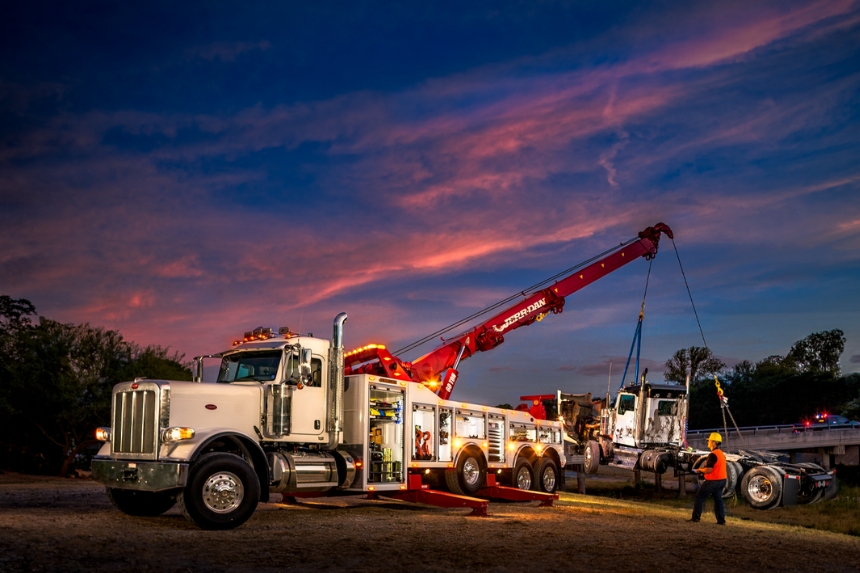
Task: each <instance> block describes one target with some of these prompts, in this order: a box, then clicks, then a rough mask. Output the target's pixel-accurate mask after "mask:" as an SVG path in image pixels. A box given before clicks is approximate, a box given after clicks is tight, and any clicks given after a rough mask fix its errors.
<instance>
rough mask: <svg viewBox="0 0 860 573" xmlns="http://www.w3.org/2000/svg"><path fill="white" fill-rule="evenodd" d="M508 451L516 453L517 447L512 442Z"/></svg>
mask: <svg viewBox="0 0 860 573" xmlns="http://www.w3.org/2000/svg"><path fill="white" fill-rule="evenodd" d="M508 449H509V450H511V451H514V450H515V449H517V445H516V444H515V443H513V442H511V443H510V444H508Z"/></svg>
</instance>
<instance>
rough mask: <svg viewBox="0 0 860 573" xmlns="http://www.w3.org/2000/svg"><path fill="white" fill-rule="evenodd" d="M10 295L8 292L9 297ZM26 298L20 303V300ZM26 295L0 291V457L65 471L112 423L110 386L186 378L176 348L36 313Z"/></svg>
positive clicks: (22, 466)
mask: <svg viewBox="0 0 860 573" xmlns="http://www.w3.org/2000/svg"><path fill="white" fill-rule="evenodd" d="M7 299H8V300H7ZM25 303H26V304H25ZM34 312H35V309H34V308H33V307H32V305H31V304H29V302H28V301H23V300H21V301H13V300H12V299H9V297H3V298H0V368H2V371H0V374H2V376H0V412H2V413H3V414H4V416H2V418H0V453H2V454H3V455H2V456H0V463H2V464H3V465H4V466H6V467H9V468H12V469H18V470H29V471H58V472H59V473H60V475H66V474H67V473H68V472H69V470H70V468H71V466H72V464H73V463H74V461H75V459H76V458H77V456H78V455H79V454H81V452H83V451H84V450H85V449H86V448H88V447H89V446H95V445H96V443H97V442H96V441H95V439H94V437H93V433H94V431H95V428H96V427H98V426H100V425H105V424H109V423H110V408H111V403H110V401H111V393H112V390H113V386H114V385H115V384H117V383H118V382H121V381H123V380H131V379H133V378H135V377H139V376H143V377H150V378H169V379H174V380H190V379H191V372H190V370H189V369H188V368H187V366H186V365H184V364H182V356H180V355H178V354H175V353H174V354H173V355H169V353H168V350H167V349H164V348H161V347H159V346H151V347H147V348H140V347H138V346H137V345H135V344H134V343H132V342H129V341H126V340H124V339H123V337H122V335H121V334H120V333H119V332H117V331H113V330H105V329H102V328H96V327H92V326H90V325H89V324H82V325H72V324H61V323H59V322H56V321H53V320H50V319H47V318H44V317H41V318H40V319H39V323H38V324H37V325H33V324H31V323H30V321H29V315H32V314H34Z"/></svg>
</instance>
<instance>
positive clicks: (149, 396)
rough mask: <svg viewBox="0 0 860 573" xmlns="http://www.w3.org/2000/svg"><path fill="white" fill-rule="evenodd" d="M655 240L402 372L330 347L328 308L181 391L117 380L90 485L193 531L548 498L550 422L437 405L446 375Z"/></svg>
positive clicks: (341, 318)
mask: <svg viewBox="0 0 860 573" xmlns="http://www.w3.org/2000/svg"><path fill="white" fill-rule="evenodd" d="M661 234H667V235H669V236H671V230H670V229H669V227H667V226H666V225H664V224H662V223H661V224H658V225H655V226H654V227H648V228H647V229H645V230H644V231H643V232H641V233H639V235H638V236H637V237H636V238H634V239H631V240H630V241H627V242H625V243H622V244H620V245H619V246H617V247H613V248H612V249H610V250H609V251H607V252H605V253H603V254H601V255H599V256H598V257H595V258H594V259H592V260H590V261H587V262H586V263H585V264H583V265H579V266H577V267H575V268H574V269H573V270H572V271H571V272H567V273H565V276H564V278H561V279H560V280H558V281H556V282H554V283H553V284H551V285H549V286H546V287H545V288H543V287H544V286H545V285H543V284H542V285H539V286H540V287H541V288H533V289H530V290H528V291H523V293H522V295H523V297H522V300H519V301H517V302H515V303H514V304H512V305H510V306H508V307H507V308H505V310H503V311H501V312H499V313H498V314H496V315H494V316H493V317H492V318H490V319H489V320H486V321H484V322H483V323H481V324H479V325H478V326H476V327H474V328H471V329H469V330H468V331H466V332H464V333H462V334H460V335H458V336H455V337H453V338H451V339H449V340H445V341H443V343H442V344H441V345H440V346H438V347H437V348H436V349H434V350H432V351H431V352H430V353H428V354H426V355H424V356H422V357H421V358H419V359H417V360H414V361H411V362H409V361H406V360H403V359H401V358H400V357H399V356H395V355H394V354H392V353H391V352H389V351H387V350H386V348H385V346H383V345H380V344H368V345H365V346H362V347H360V348H357V349H355V350H353V351H351V352H344V347H343V332H344V323H345V322H346V319H347V315H346V313H341V314H339V315H338V316H337V317H336V318H335V320H334V325H333V335H332V339H331V341H330V342H329V341H327V340H324V339H320V338H315V337H313V336H311V335H309V334H299V333H295V332H292V331H291V330H290V329H289V328H287V327H282V328H278V329H277V330H275V329H274V328H262V327H260V328H257V329H255V330H253V331H249V332H246V333H245V335H244V336H243V337H242V339H241V340H237V341H236V342H235V343H234V345H233V347H232V348H230V349H228V350H225V351H223V352H219V353H216V354H211V355H205V356H199V357H196V358H195V359H194V362H193V374H194V381H193V382H177V381H167V380H147V379H135V380H133V381H129V382H123V383H120V384H118V385H116V386H115V387H114V389H113V395H112V410H111V425H110V426H109V427H104V428H99V429H98V430H97V432H96V437H97V438H99V439H101V440H102V441H104V444H103V446H102V447H101V449H100V450H99V452H98V454H97V455H96V456H95V458H94V459H93V463H92V477H93V479H94V480H96V481H98V482H101V483H103V484H104V485H105V486H106V490H107V495H108V497H109V499H110V500H111V502H112V503H113V504H114V506H115V507H117V508H118V509H119V510H120V511H123V512H125V513H127V514H129V515H137V516H155V515H160V514H162V513H164V512H165V511H167V510H168V509H170V508H171V507H173V506H174V505H178V506H179V508H180V509H181V511H182V512H183V514H184V515H185V516H186V517H187V518H188V519H190V520H191V521H192V522H194V523H195V524H197V525H198V526H200V527H202V528H205V529H229V528H233V527H237V526H239V525H241V524H242V523H244V522H245V521H247V519H249V518H250V517H251V515H252V514H253V513H254V511H255V509H256V507H257V503H258V502H266V501H268V500H269V499H270V495H271V494H281V495H282V496H287V497H302V496H314V495H360V494H363V495H367V496H378V495H383V496H385V497H392V498H396V499H403V500H406V501H413V502H421V503H430V504H435V505H440V506H444V507H470V508H472V510H473V513H475V514H477V515H481V514H486V510H487V502H486V498H491V499H493V498H502V499H509V500H539V501H541V502H542V503H544V504H550V503H552V500H553V499H554V498H557V494H555V491H556V490H557V488H558V487H559V485H560V484H561V483H562V481H563V479H564V472H563V468H564V467H565V466H566V465H567V463H568V460H567V459H566V457H565V453H564V437H563V436H564V432H563V429H564V426H563V424H562V423H561V422H559V421H554V420H546V419H541V418H540V417H535V415H534V412H529V411H520V410H509V409H501V408H492V407H488V406H483V405H479V404H473V403H467V402H457V401H454V400H451V399H450V397H451V392H452V391H453V389H454V386H455V383H456V380H457V375H458V372H457V367H458V366H459V363H460V362H461V361H462V360H463V359H465V358H468V357H469V356H472V355H473V354H475V353H477V352H479V351H486V350H489V349H492V348H495V347H496V346H498V345H499V344H501V343H502V342H503V341H504V339H505V336H506V335H507V334H508V333H509V332H511V331H513V330H514V329H516V328H519V327H521V326H525V325H529V324H532V323H534V322H536V321H539V320H541V319H543V318H544V317H545V316H546V315H547V314H549V313H555V314H558V313H560V312H562V310H563V308H564V301H565V298H566V297H567V296H569V295H571V294H572V293H574V292H576V291H578V290H579V289H581V288H583V287H584V286H586V285H588V284H591V283H592V282H594V281H596V280H598V279H600V278H601V277H603V276H605V275H607V274H609V273H611V272H612V271H614V270H616V269H618V268H620V267H622V266H624V265H626V264H628V263H630V262H632V261H634V260H637V259H639V258H640V257H644V258H645V259H648V260H650V259H652V258H653V257H654V256H655V255H656V253H657V249H658V241H659V239H660V236H661ZM569 271H570V270H569ZM555 278H558V277H553V279H552V280H554V279H555ZM517 298H519V297H517ZM494 308H500V307H498V306H496V307H494ZM207 358H215V359H219V360H220V369H219V373H218V378H217V382H216V383H206V384H204V383H202V381H203V371H204V369H203V363H204V359H207ZM502 484H504V485H502ZM509 486H513V487H509ZM443 490H444V491H443Z"/></svg>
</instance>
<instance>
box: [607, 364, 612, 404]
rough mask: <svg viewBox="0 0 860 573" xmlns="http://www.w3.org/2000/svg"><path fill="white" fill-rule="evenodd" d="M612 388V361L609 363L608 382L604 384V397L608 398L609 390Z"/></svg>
mask: <svg viewBox="0 0 860 573" xmlns="http://www.w3.org/2000/svg"><path fill="white" fill-rule="evenodd" d="M611 386H612V361H611V360H610V361H609V380H607V382H606V395H607V396H609V388H610V387H611Z"/></svg>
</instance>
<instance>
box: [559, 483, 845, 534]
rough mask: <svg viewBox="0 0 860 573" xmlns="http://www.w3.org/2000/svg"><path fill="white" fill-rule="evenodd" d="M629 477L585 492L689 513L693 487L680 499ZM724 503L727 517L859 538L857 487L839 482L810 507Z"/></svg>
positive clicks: (737, 501)
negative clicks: (763, 507)
mask: <svg viewBox="0 0 860 573" xmlns="http://www.w3.org/2000/svg"><path fill="white" fill-rule="evenodd" d="M600 471H601V472H604V468H603V467H601V468H600ZM604 473H605V472H604ZM631 476H632V474H631V473H630V472H621V471H618V470H616V472H611V473H610V474H609V475H608V476H606V475H605V476H602V477H601V479H599V480H591V481H587V492H588V494H589V495H592V496H597V497H602V498H613V499H621V500H626V501H635V502H641V503H647V504H653V505H659V506H663V507H667V508H674V509H688V510H690V511H691V512H692V508H693V495H694V494H693V493H690V490H691V489H692V488H691V487H690V486H689V485H688V494H687V495H686V496H685V497H679V496H678V491H677V489H675V490H674V491H673V490H670V489H664V490H663V491H660V492H658V491H656V488H655V486H654V483H653V482H649V481H648V480H647V479H645V480H643V483H642V485H641V486H640V487H639V488H636V487H634V485H633V479H632V477H631ZM589 477H590V476H589ZM664 484H665V482H664ZM670 487H671V486H670ZM568 489H570V488H568ZM725 504H726V515H727V516H728V517H729V518H736V519H741V520H745V521H755V522H760V523H775V524H780V525H790V526H796V527H802V528H807V529H818V530H822V531H832V532H834V533H843V534H846V535H854V536H858V537H860V487H858V486H850V485H846V484H842V483H840V485H839V490H838V493H837V496H836V498H834V499H832V500H829V501H821V502H818V503H814V504H811V505H800V506H792V507H779V508H776V509H770V510H760V509H754V508H752V507H750V506H749V505H748V504H747V503H746V502H745V501H744V500H743V498H742V497H741V496H740V495H736V496H735V497H734V498H731V499H727V500H725ZM708 518H710V519H713V504H712V502H708V503H707V505H706V506H705V513H704V514H703V517H702V519H703V520H706V519H708Z"/></svg>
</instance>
